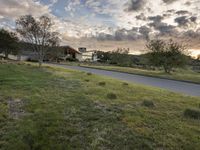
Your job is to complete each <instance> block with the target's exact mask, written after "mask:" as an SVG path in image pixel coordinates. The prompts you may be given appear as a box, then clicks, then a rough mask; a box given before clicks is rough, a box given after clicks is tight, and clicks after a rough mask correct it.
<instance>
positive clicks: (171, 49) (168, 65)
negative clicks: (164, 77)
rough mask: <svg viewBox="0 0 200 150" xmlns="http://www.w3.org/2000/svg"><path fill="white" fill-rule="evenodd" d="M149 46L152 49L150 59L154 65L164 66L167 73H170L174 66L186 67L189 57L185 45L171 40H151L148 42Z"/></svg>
mask: <svg viewBox="0 0 200 150" xmlns="http://www.w3.org/2000/svg"><path fill="white" fill-rule="evenodd" d="M147 48H148V49H149V50H150V51H151V52H150V55H149V61H150V63H151V64H152V65H155V66H158V67H163V68H164V70H165V72H166V73H170V72H171V71H172V69H173V68H179V67H184V66H185V65H186V63H187V58H186V56H185V55H184V51H185V50H186V49H185V47H184V46H182V45H180V44H178V43H176V42H174V41H173V40H170V41H169V42H165V41H163V40H151V41H150V42H149V43H148V44H147Z"/></svg>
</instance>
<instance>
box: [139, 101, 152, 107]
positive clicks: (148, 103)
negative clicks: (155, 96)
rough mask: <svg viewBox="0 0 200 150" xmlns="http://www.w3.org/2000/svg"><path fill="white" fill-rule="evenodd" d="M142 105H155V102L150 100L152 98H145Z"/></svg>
mask: <svg viewBox="0 0 200 150" xmlns="http://www.w3.org/2000/svg"><path fill="white" fill-rule="evenodd" d="M142 106H145V107H155V105H154V102H153V101H150V100H144V101H143V102H142Z"/></svg>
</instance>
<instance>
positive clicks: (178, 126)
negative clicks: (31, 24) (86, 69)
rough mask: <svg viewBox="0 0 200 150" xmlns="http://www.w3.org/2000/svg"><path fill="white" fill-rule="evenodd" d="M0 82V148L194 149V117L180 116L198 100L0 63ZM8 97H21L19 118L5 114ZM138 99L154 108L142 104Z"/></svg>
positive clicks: (198, 140)
mask: <svg viewBox="0 0 200 150" xmlns="http://www.w3.org/2000/svg"><path fill="white" fill-rule="evenodd" d="M102 81H103V82H106V85H105V86H100V85H99V82H102ZM0 83H1V86H0V149H1V150H4V149H10V150H13V149H15V150H27V149H37V150H39V149H41V150H43V149H48V150H49V149H56V150H59V149H119V150H121V149H163V148H164V149H193V150H195V149H198V148H199V147H200V128H199V125H200V121H199V120H192V119H188V118H184V116H183V111H184V110H185V109H186V108H197V109H200V108H198V107H199V104H200V98H194V97H187V96H182V95H178V94H175V93H171V92H167V91H164V90H160V89H153V88H149V87H143V86H138V85H135V84H131V85H125V84H123V83H122V82H120V81H117V80H114V79H109V78H104V77H99V76H95V75H87V74H86V73H83V72H75V71H70V70H64V69H60V68H57V69H56V68H48V67H46V68H40V69H39V68H37V67H34V66H28V65H26V66H25V65H11V64H10V65H8V64H6V65H5V64H4V65H0ZM107 93H116V95H117V99H115V100H114V99H113V100H111V99H108V98H107V97H106V95H107ZM10 99H14V100H17V99H20V100H21V101H23V107H22V108H21V109H22V110H23V111H25V115H24V116H23V117H22V116H21V117H20V119H13V118H12V115H9V113H11V112H10V111H16V110H10V108H9V100H10ZM143 100H152V101H153V102H154V103H155V108H148V107H144V106H142V105H141V103H142V101H143ZM18 101H19V100H18ZM15 107H16V108H15V109H17V106H15Z"/></svg>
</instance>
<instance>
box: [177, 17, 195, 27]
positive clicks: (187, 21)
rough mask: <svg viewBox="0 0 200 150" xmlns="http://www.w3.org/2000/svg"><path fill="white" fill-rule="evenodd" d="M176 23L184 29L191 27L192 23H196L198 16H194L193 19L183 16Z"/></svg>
mask: <svg viewBox="0 0 200 150" xmlns="http://www.w3.org/2000/svg"><path fill="white" fill-rule="evenodd" d="M174 21H175V22H176V23H177V24H178V26H179V27H184V26H188V25H190V24H191V23H196V21H197V17H196V16H192V17H187V16H181V17H177V18H175V19H174Z"/></svg>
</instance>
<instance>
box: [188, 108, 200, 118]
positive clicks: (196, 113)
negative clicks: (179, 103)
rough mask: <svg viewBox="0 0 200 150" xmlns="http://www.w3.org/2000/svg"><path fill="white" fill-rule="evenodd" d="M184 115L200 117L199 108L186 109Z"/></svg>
mask: <svg viewBox="0 0 200 150" xmlns="http://www.w3.org/2000/svg"><path fill="white" fill-rule="evenodd" d="M184 116H185V117H187V118H191V119H200V110H197V109H186V110H185V111H184Z"/></svg>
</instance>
